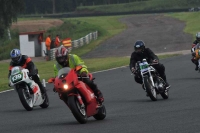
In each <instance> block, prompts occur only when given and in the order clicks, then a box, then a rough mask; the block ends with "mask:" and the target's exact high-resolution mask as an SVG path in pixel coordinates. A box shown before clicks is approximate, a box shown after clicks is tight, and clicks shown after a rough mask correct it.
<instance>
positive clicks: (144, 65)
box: [139, 62, 149, 72]
mask: <svg viewBox="0 0 200 133" xmlns="http://www.w3.org/2000/svg"><path fill="white" fill-rule="evenodd" d="M139 66H140V71H141V72H145V71H148V69H149V65H148V63H147V62H143V63H140V64H139Z"/></svg>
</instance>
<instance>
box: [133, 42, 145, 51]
mask: <svg viewBox="0 0 200 133" xmlns="http://www.w3.org/2000/svg"><path fill="white" fill-rule="evenodd" d="M134 49H135V52H137V53H141V52H143V51H144V49H145V43H144V42H143V41H142V40H138V41H136V42H135V44H134Z"/></svg>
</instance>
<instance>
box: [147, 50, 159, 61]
mask: <svg viewBox="0 0 200 133" xmlns="http://www.w3.org/2000/svg"><path fill="white" fill-rule="evenodd" d="M146 51H147V52H148V55H149V57H150V58H151V59H152V60H155V59H156V60H158V61H159V59H158V56H157V55H155V54H154V52H153V51H152V50H151V49H149V48H146Z"/></svg>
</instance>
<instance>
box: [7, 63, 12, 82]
mask: <svg viewBox="0 0 200 133" xmlns="http://www.w3.org/2000/svg"><path fill="white" fill-rule="evenodd" d="M12 68H13V66H12V62H10V66H9V68H8V69H9V71H8V78H9V77H10V75H11V70H12Z"/></svg>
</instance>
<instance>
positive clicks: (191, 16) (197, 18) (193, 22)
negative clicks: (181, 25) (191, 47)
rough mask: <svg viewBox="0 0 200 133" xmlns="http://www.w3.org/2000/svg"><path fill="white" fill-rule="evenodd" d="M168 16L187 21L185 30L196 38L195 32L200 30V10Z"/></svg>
mask: <svg viewBox="0 0 200 133" xmlns="http://www.w3.org/2000/svg"><path fill="white" fill-rule="evenodd" d="M167 16H170V17H174V18H177V19H179V20H182V21H185V22H186V27H185V29H184V32H186V33H189V34H192V35H193V37H194V39H195V34H196V33H197V32H200V24H199V22H200V12H187V13H173V14H168V15H167Z"/></svg>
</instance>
